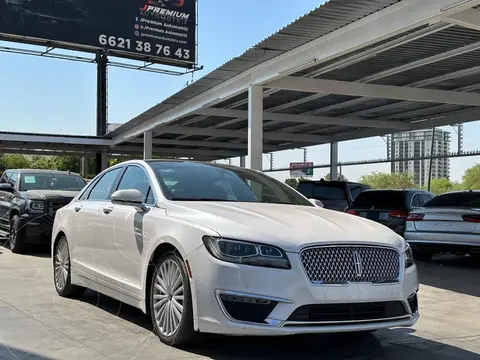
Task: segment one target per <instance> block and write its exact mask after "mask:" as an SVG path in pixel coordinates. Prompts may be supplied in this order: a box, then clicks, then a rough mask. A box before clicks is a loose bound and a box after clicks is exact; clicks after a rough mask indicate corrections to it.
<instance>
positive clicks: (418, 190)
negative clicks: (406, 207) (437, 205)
mask: <svg viewBox="0 0 480 360" xmlns="http://www.w3.org/2000/svg"><path fill="white" fill-rule="evenodd" d="M382 191H385V192H386V191H396V192H415V193H427V194H430V193H431V192H430V191H427V190H423V189H368V190H365V191H364V192H382Z"/></svg>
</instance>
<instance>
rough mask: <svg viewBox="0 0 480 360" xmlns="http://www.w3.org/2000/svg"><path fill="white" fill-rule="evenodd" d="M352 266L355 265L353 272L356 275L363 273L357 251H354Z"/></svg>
mask: <svg viewBox="0 0 480 360" xmlns="http://www.w3.org/2000/svg"><path fill="white" fill-rule="evenodd" d="M352 256H353V266H354V267H355V274H356V275H357V277H360V276H362V273H363V266H362V257H361V256H360V254H359V253H358V251H355V252H354V253H353V254H352Z"/></svg>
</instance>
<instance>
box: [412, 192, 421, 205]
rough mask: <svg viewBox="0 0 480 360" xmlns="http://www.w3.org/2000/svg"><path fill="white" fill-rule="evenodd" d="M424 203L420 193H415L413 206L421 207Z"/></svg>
mask: <svg viewBox="0 0 480 360" xmlns="http://www.w3.org/2000/svg"><path fill="white" fill-rule="evenodd" d="M422 205H423V201H422V200H421V198H420V195H418V194H415V195H413V198H412V207H414V208H418V207H421V206H422Z"/></svg>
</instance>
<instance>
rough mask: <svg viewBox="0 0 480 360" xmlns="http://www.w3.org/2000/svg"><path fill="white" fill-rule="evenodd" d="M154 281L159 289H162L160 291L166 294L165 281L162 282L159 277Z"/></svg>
mask: <svg viewBox="0 0 480 360" xmlns="http://www.w3.org/2000/svg"><path fill="white" fill-rule="evenodd" d="M156 280H157V283H158V285H160V286H161V288H162V290H161V291H162V292H163V293H164V294H166V293H167V286H166V285H165V281H163V279H162V278H161V277H160V276H158V275H157V276H156Z"/></svg>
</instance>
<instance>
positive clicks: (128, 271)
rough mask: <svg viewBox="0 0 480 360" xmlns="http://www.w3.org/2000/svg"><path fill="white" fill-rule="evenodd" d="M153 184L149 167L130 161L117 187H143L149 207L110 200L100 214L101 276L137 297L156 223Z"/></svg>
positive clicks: (99, 248)
mask: <svg viewBox="0 0 480 360" xmlns="http://www.w3.org/2000/svg"><path fill="white" fill-rule="evenodd" d="M150 185H151V183H150V180H149V178H148V175H147V173H146V171H145V170H144V169H143V168H142V167H140V166H138V165H130V166H129V167H128V168H127V170H126V171H125V173H124V175H123V176H122V179H121V180H120V182H119V185H118V188H117V190H127V189H136V190H139V191H140V192H141V193H142V201H143V203H144V204H145V205H146V206H147V209H148V210H147V211H146V212H144V211H141V210H140V209H138V208H137V207H135V206H132V205H123V204H113V203H108V204H105V206H104V207H103V208H102V209H101V210H100V212H99V217H98V240H97V248H96V254H97V265H96V268H97V279H98V280H99V281H100V282H102V283H106V284H108V285H109V286H111V287H113V288H114V289H116V290H118V291H121V292H122V293H125V294H127V295H130V296H133V297H136V298H141V297H142V285H143V277H142V268H143V267H142V262H143V261H144V260H143V258H144V256H143V255H144V247H145V242H146V239H148V231H147V229H148V228H151V226H154V224H153V219H152V216H151V214H150V212H151V211H150V210H152V206H153V205H154V204H155V197H154V195H153V193H151V186H150ZM147 261H148V260H147Z"/></svg>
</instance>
